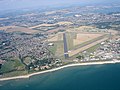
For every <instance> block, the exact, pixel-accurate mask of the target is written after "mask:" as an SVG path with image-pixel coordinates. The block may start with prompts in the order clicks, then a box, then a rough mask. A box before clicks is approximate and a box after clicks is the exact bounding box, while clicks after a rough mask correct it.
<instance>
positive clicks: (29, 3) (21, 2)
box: [0, 0, 120, 11]
mask: <svg viewBox="0 0 120 90" xmlns="http://www.w3.org/2000/svg"><path fill="white" fill-rule="evenodd" d="M113 3H115V4H116V3H117V4H118V3H120V1H119V0H114V1H112V0H109V1H108V0H101V1H96V0H89V1H87V0H74V1H73V0H69V1H68V0H64V1H61V0H52V1H50V0H44V1H41V0H36V1H33V0H0V11H5V10H16V9H23V8H36V7H42V8H44V7H64V6H70V5H76V4H77V5H81V6H82V5H96V4H113Z"/></svg>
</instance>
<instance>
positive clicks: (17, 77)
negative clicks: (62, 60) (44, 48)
mask: <svg viewBox="0 0 120 90" xmlns="http://www.w3.org/2000/svg"><path fill="white" fill-rule="evenodd" d="M115 63H120V60H113V61H100V62H88V63H76V64H68V65H65V66H61V67H58V68H54V69H50V70H45V71H40V72H36V73H32V74H28V75H23V76H15V77H8V78H0V81H6V80H14V79H25V78H30V77H31V76H34V75H39V74H44V73H49V72H53V71H57V70H60V69H63V68H67V67H75V66H86V65H101V64H115Z"/></svg>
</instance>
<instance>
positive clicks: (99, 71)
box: [0, 64, 120, 90]
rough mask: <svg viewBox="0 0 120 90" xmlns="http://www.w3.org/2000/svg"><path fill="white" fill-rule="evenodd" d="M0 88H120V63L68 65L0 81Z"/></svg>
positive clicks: (111, 89)
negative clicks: (28, 76) (38, 73)
mask: <svg viewBox="0 0 120 90" xmlns="http://www.w3.org/2000/svg"><path fill="white" fill-rule="evenodd" d="M0 90H120V64H107V65H91V66H77V67H68V68H64V69H61V70H59V71H54V72H50V73H45V74H40V75H36V76H32V77H30V78H29V79H16V80H9V81H2V82H0Z"/></svg>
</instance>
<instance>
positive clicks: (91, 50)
mask: <svg viewBox="0 0 120 90" xmlns="http://www.w3.org/2000/svg"><path fill="white" fill-rule="evenodd" d="M100 45H101V44H100V43H99V44H96V45H95V46H92V47H90V48H88V49H86V50H85V51H87V52H88V53H93V52H94V51H95V50H96V49H98V47H100ZM79 54H81V52H80V53H79ZM79 54H75V55H74V56H72V57H70V58H71V59H74V58H76V57H78V56H79Z"/></svg>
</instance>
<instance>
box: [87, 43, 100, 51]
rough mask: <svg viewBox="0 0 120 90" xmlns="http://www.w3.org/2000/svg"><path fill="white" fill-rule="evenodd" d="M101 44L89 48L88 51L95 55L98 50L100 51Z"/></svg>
mask: <svg viewBox="0 0 120 90" xmlns="http://www.w3.org/2000/svg"><path fill="white" fill-rule="evenodd" d="M100 45H101V44H100V43H99V44H97V45H95V46H93V47H91V48H88V49H87V50H86V51H87V52H89V53H93V52H94V51H95V50H96V49H98V47H100Z"/></svg>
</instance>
